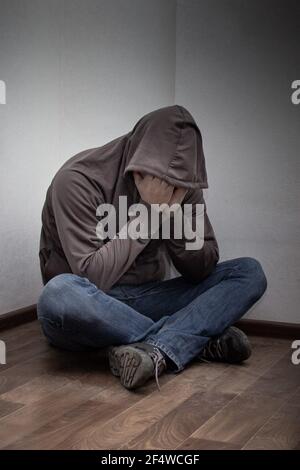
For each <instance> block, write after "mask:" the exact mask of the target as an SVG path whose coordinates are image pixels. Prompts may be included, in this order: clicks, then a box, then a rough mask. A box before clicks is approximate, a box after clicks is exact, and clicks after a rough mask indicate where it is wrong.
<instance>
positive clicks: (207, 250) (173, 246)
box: [165, 189, 219, 282]
mask: <svg viewBox="0 0 300 470" xmlns="http://www.w3.org/2000/svg"><path fill="white" fill-rule="evenodd" d="M183 204H192V205H193V212H192V214H193V215H192V218H193V225H194V223H195V220H194V219H195V216H196V215H195V214H196V210H195V208H196V206H195V204H204V244H203V247H202V248H201V249H200V250H199V249H198V250H186V247H185V244H186V242H189V240H186V238H185V237H183V238H181V239H175V238H174V237H171V239H170V240H165V243H166V247H167V251H168V253H169V255H170V258H171V260H172V262H173V264H174V266H175V268H176V269H177V270H178V271H179V273H180V274H181V275H182V276H183V277H184V278H186V279H187V280H189V281H191V282H199V281H201V280H202V279H204V278H205V277H207V276H208V275H209V274H210V273H211V271H212V270H213V269H214V267H215V265H216V263H217V262H218V260H219V249H218V244H217V240H216V238H215V234H214V231H213V228H212V226H211V223H210V221H209V218H208V215H207V213H206V205H205V201H204V198H203V192H202V190H201V189H196V190H190V191H188V193H187V194H186V196H185V198H184V200H183Z"/></svg>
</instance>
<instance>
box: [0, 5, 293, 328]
mask: <svg viewBox="0 0 300 470" xmlns="http://www.w3.org/2000/svg"><path fill="white" fill-rule="evenodd" d="M297 4H298V1H296V0H295V1H294V0H287V1H284V0H282V1H278V0H275V1H274V0H272V1H271V0H261V1H258V0H257V1H253V0H252V1H250V0H194V1H193V0H179V1H178V2H177V22H176V21H175V20H176V18H175V14H176V9H175V1H174V0H163V1H161V0H151V1H150V0H149V1H148V0H84V1H83V0H64V1H63V0H0V79H1V80H5V82H6V85H7V104H6V105H1V106H0V160H1V174H0V198H1V199H0V200H1V205H0V257H1V264H0V314H1V313H4V312H7V311H9V310H13V309H15V308H19V307H23V306H26V305H30V304H32V303H35V302H36V299H37V296H38V294H39V292H40V288H41V280H40V273H39V265H38V257H37V252H38V241H39V231H40V213H41V208H42V204H43V201H44V197H45V192H46V189H47V187H48V185H49V183H50V180H51V178H52V176H53V175H54V173H55V171H56V170H57V168H58V167H59V166H60V165H61V164H62V163H63V162H64V161H65V160H66V159H67V158H68V157H69V156H71V155H72V154H74V153H76V152H78V151H80V150H82V149H84V148H89V147H94V146H98V145H102V144H104V143H105V142H107V141H109V140H111V139H113V138H114V137H116V136H118V135H121V134H123V133H125V132H127V131H128V130H129V129H130V128H131V127H132V126H133V124H134V123H135V121H136V120H137V119H138V118H139V117H141V116H142V115H143V114H145V113H146V112H148V111H150V110H152V109H155V108H158V107H160V106H164V105H168V104H172V103H174V98H175V102H176V103H178V104H182V105H184V106H186V107H187V108H188V109H189V110H190V111H191V112H192V114H193V115H194V116H195V118H196V120H197V122H198V124H199V126H200V128H201V130H202V132H203V138H204V148H205V154H206V159H207V168H208V175H209V183H210V189H209V191H208V193H207V204H208V210H209V214H210V217H211V219H212V222H213V225H214V227H215V230H216V234H217V237H218V239H219V242H220V249H221V255H222V258H223V259H227V258H231V257H234V256H244V255H248V256H254V257H256V258H258V259H259V260H261V262H262V264H263V266H264V268H265V270H266V272H267V275H268V278H269V290H268V292H267V294H266V296H265V297H264V299H263V300H262V301H261V302H260V303H259V305H258V306H256V307H255V309H254V310H253V311H252V312H251V313H250V316H252V317H256V318H260V319H266V320H278V321H287V322H299V315H298V305H299V303H300V297H299V277H300V276H299V265H300V263H299V262H300V259H299V257H300V255H299V253H300V250H299V248H300V247H299V240H300V237H299V235H300V233H299V232H300V227H299V221H300V216H299V204H300V198H299V189H298V187H297V180H298V177H299V144H300V137H299V124H300V122H299V118H300V106H298V107H297V106H294V105H292V104H291V100H290V95H291V90H290V85H291V83H292V81H293V80H295V79H299V78H300V69H299V60H298V57H299V51H298V50H297V48H298V43H299V32H298V37H297V34H296V27H297V23H296V21H297V20H298V21H299V16H298V17H297V15H296V9H297ZM175 29H177V34H176V30H175ZM175 37H176V41H175ZM175 48H176V51H177V52H176V74H175ZM175 77H176V86H175ZM174 90H175V91H176V94H175V97H174Z"/></svg>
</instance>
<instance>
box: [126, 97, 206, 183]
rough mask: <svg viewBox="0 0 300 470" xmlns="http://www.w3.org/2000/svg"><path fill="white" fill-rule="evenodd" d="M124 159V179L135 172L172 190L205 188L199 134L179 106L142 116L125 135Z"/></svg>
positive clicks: (203, 160) (194, 124) (203, 161)
mask: <svg viewBox="0 0 300 470" xmlns="http://www.w3.org/2000/svg"><path fill="white" fill-rule="evenodd" d="M124 157H125V167H124V176H126V175H128V174H129V173H130V172H132V171H139V172H141V173H147V174H150V175H153V176H157V177H158V178H161V179H163V180H165V181H166V182H168V183H169V184H171V185H173V186H176V187H184V188H207V187H208V183H207V175H206V168H205V158H204V154H203V148H202V137H201V133H200V130H199V128H198V126H197V124H196V123H195V121H194V119H193V117H192V115H191V114H190V113H189V111H187V110H186V109H185V108H184V107H183V106H178V105H174V106H167V107H164V108H160V109H157V110H155V111H152V112H151V113H148V114H146V115H145V116H143V117H142V118H141V119H140V120H139V121H138V122H137V123H136V125H135V126H134V128H133V130H132V131H131V132H129V134H128V141H127V145H126V147H125V150H124Z"/></svg>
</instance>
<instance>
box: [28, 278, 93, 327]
mask: <svg viewBox="0 0 300 470" xmlns="http://www.w3.org/2000/svg"><path fill="white" fill-rule="evenodd" d="M84 279H85V278H81V277H80V276H77V275H75V274H59V275H58V276H55V277H53V278H52V279H51V280H50V281H49V282H47V284H46V285H45V286H44V288H43V290H42V293H41V295H40V297H39V299H38V303H37V315H38V318H39V320H43V319H47V320H52V321H58V322H59V320H60V318H61V313H62V310H63V309H64V310H65V309H66V307H67V306H68V303H69V299H71V298H72V297H74V291H75V290H76V289H78V286H79V285H80V284H82V282H86V281H87V280H84Z"/></svg>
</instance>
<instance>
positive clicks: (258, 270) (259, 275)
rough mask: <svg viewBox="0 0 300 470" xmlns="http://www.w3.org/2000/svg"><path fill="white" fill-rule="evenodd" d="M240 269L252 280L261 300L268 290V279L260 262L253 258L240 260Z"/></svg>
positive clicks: (252, 284)
mask: <svg viewBox="0 0 300 470" xmlns="http://www.w3.org/2000/svg"><path fill="white" fill-rule="evenodd" d="M238 261H239V269H240V270H242V271H243V273H244V274H245V275H246V276H247V277H248V278H249V280H251V286H253V290H254V291H255V294H256V296H257V297H258V298H259V297H261V296H262V295H263V293H264V292H265V290H266V289H267V284H268V283H267V278H266V275H265V273H264V270H263V268H262V266H261V264H260V262H259V261H258V260H257V259H255V258H252V257H244V258H239V260H238Z"/></svg>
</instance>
